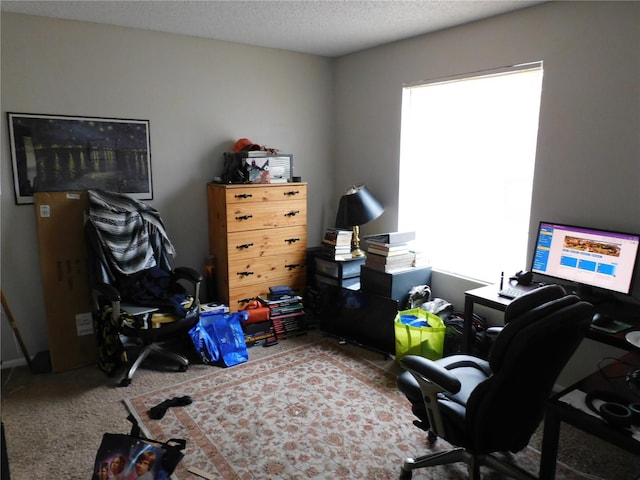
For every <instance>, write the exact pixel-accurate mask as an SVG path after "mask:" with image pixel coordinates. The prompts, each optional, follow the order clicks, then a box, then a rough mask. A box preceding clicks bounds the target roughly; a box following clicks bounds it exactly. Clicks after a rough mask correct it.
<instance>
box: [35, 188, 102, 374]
mask: <svg viewBox="0 0 640 480" xmlns="http://www.w3.org/2000/svg"><path fill="white" fill-rule="evenodd" d="M34 200H35V208H36V219H37V232H38V246H39V251H40V270H41V273H42V291H43V293H44V303H45V310H46V315H47V318H46V324H47V333H48V337H49V352H50V356H51V368H52V370H53V372H62V371H65V370H70V369H73V368H77V367H81V366H84V365H89V364H91V363H93V362H95V361H96V343H95V342H96V341H95V335H94V332H93V320H92V317H91V301H90V292H89V279H88V272H87V265H88V259H87V247H86V244H85V237H84V213H85V211H86V210H87V209H88V207H89V197H88V194H87V193H86V192H77V193H74V192H38V193H36V194H35V195H34Z"/></svg>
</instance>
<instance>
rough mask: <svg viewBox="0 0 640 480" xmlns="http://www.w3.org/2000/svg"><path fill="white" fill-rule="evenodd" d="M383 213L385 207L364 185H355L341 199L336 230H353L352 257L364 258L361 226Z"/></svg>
mask: <svg viewBox="0 0 640 480" xmlns="http://www.w3.org/2000/svg"><path fill="white" fill-rule="evenodd" d="M382 212H384V207H383V206H382V204H381V203H380V202H379V201H378V200H376V198H375V197H374V196H373V195H371V193H370V192H369V190H367V187H365V186H364V185H359V186H357V187H356V186H355V185H354V186H353V187H351V188H350V189H349V190H347V192H346V193H345V194H344V195H343V196H342V197H340V205H339V206H338V215H337V217H336V228H345V229H347V228H353V237H352V239H351V256H353V257H364V255H365V254H364V252H363V251H362V250H360V225H364V224H365V223H368V222H370V221H372V220H375V219H376V218H378V217H379V216H380V215H382Z"/></svg>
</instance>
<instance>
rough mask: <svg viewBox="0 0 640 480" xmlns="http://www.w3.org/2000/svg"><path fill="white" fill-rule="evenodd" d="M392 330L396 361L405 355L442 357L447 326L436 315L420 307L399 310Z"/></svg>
mask: <svg viewBox="0 0 640 480" xmlns="http://www.w3.org/2000/svg"><path fill="white" fill-rule="evenodd" d="M427 325H428V326H427ZM394 330H395V335H396V361H397V362H399V361H400V360H401V359H402V357H404V356H405V355H419V356H421V357H425V358H429V359H431V360H437V359H439V358H442V352H443V349H444V337H445V333H446V331H447V328H446V327H445V325H444V322H443V321H442V319H441V318H440V317H438V316H437V315H434V314H432V313H428V312H425V311H424V310H422V309H421V308H413V309H411V310H402V311H399V312H398V314H397V315H396V318H395V321H394Z"/></svg>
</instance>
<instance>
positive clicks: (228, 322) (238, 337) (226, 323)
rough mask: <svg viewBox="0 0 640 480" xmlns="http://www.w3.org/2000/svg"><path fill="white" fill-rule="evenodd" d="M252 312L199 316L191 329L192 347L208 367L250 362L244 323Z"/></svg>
mask: <svg viewBox="0 0 640 480" xmlns="http://www.w3.org/2000/svg"><path fill="white" fill-rule="evenodd" d="M248 318H249V313H248V312H244V311H240V312H236V313H218V314H206V313H204V312H203V313H202V314H201V315H200V320H199V321H198V323H197V324H196V325H195V326H194V327H193V328H192V329H191V330H189V335H190V337H191V341H192V342H193V346H194V347H195V349H196V352H198V355H199V356H200V358H201V359H202V362H203V363H205V364H207V365H220V366H225V367H232V366H234V365H238V364H239V363H244V362H246V361H247V360H248V359H249V353H248V352H247V344H246V343H245V339H244V332H243V331H242V325H241V322H244V321H246V320H247V319H248Z"/></svg>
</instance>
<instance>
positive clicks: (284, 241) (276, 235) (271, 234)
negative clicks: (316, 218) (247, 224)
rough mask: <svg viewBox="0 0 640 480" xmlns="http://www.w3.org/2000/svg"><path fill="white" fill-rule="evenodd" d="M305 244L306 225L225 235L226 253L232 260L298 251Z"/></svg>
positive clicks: (304, 246)
mask: <svg viewBox="0 0 640 480" xmlns="http://www.w3.org/2000/svg"><path fill="white" fill-rule="evenodd" d="M306 245H307V227H306V226H305V225H297V226H294V227H284V228H270V229H266V230H257V231H246V232H233V233H229V235H228V237H227V255H228V256H229V258H230V259H232V260H233V261H235V260H240V259H247V258H258V257H266V256H274V255H276V256H277V255H286V254H291V253H293V252H299V251H300V250H301V249H304V248H306Z"/></svg>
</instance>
